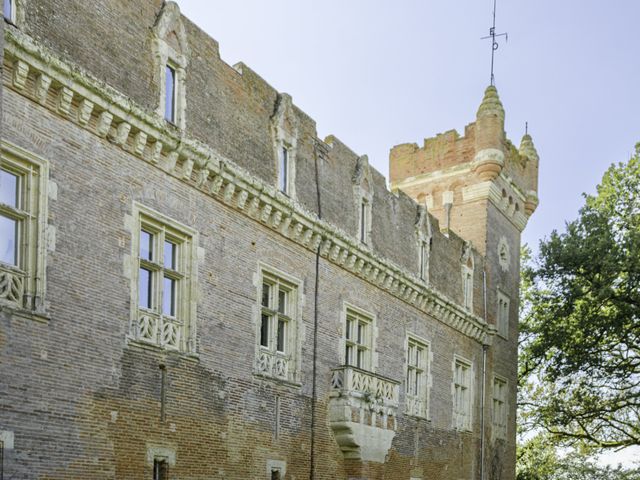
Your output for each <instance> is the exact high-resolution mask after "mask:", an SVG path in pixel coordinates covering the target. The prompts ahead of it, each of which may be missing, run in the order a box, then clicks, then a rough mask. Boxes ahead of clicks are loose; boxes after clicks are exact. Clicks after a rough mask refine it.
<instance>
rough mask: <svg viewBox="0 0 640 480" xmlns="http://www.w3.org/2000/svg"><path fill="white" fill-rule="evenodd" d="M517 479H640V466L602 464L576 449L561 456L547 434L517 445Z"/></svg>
mask: <svg viewBox="0 0 640 480" xmlns="http://www.w3.org/2000/svg"><path fill="white" fill-rule="evenodd" d="M517 460H518V463H517V470H516V480H638V479H640V469H638V468H634V469H624V468H622V467H620V466H618V467H615V468H614V467H611V466H600V465H598V464H597V463H596V462H595V461H593V460H592V459H590V458H589V457H587V456H585V455H583V454H581V453H580V452H577V451H570V452H568V453H566V454H564V455H560V454H559V453H558V451H557V450H556V448H555V446H554V443H553V441H552V439H551V438H550V437H549V436H548V435H542V434H541V435H537V436H535V437H533V438H531V439H529V440H528V441H526V442H524V444H522V445H520V446H519V447H518V458H517Z"/></svg>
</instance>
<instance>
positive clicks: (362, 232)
mask: <svg viewBox="0 0 640 480" xmlns="http://www.w3.org/2000/svg"><path fill="white" fill-rule="evenodd" d="M370 215H371V205H370V204H369V201H368V200H367V199H366V198H362V199H360V212H359V219H360V222H359V235H358V236H359V238H360V242H362V243H364V244H365V245H367V244H368V243H369V226H370V224H371V223H370V222H371V218H370Z"/></svg>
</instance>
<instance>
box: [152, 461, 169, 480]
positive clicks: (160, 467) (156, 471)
mask: <svg viewBox="0 0 640 480" xmlns="http://www.w3.org/2000/svg"><path fill="white" fill-rule="evenodd" d="M153 480H169V462H168V461H167V459H166V458H155V459H154V460H153Z"/></svg>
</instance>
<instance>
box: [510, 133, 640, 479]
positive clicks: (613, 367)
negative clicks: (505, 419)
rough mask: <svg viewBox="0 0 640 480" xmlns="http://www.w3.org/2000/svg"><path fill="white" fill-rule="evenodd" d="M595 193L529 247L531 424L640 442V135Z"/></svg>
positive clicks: (603, 440)
mask: <svg viewBox="0 0 640 480" xmlns="http://www.w3.org/2000/svg"><path fill="white" fill-rule="evenodd" d="M585 200H586V201H585V205H584V207H582V209H581V210H580V213H579V216H578V218H577V219H576V220H575V221H573V222H570V223H568V224H567V225H566V231H565V232H564V233H558V232H556V231H554V232H553V233H552V234H551V236H550V238H548V239H546V240H544V241H542V242H541V244H540V254H539V258H538V263H537V264H536V265H532V262H531V259H530V253H529V254H527V252H525V253H524V256H523V266H524V268H523V276H522V302H521V303H522V312H521V318H522V322H521V333H522V335H521V340H520V347H521V354H520V376H521V377H520V378H521V393H520V398H519V403H520V408H521V411H522V426H523V427H525V428H528V427H541V428H543V429H544V430H545V431H547V432H549V433H550V434H551V435H552V438H553V439H554V440H555V441H557V442H560V443H562V444H564V445H574V446H576V445H579V446H580V447H581V448H596V449H602V448H620V447H624V446H628V445H640V144H638V145H636V152H635V155H634V156H633V157H632V158H631V159H630V160H629V162H627V163H624V164H623V163H621V164H617V165H612V166H611V167H610V168H609V169H608V170H607V172H606V173H605V174H604V177H603V179H602V182H601V184H600V185H599V186H598V189H597V194H596V195H593V196H591V195H588V196H585ZM527 255H528V257H527ZM523 478H526V477H523ZM563 478H564V477H563ZM567 478H570V477H567ZM571 478H573V477H571ZM576 478H581V477H576ZM585 478H586V477H585ZM590 478H591V477H590ZM593 478H599V477H593Z"/></svg>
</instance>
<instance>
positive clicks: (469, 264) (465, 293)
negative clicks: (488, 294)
mask: <svg viewBox="0 0 640 480" xmlns="http://www.w3.org/2000/svg"><path fill="white" fill-rule="evenodd" d="M474 271H475V260H474V258H473V252H472V251H471V246H470V245H469V244H465V246H464V249H463V254H462V258H461V259H460V273H461V276H462V306H463V307H464V308H465V309H466V310H469V311H472V310H473V274H474Z"/></svg>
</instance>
